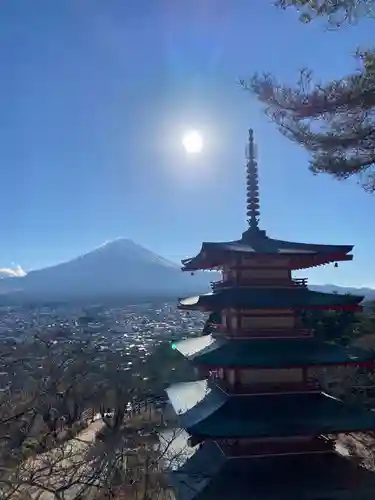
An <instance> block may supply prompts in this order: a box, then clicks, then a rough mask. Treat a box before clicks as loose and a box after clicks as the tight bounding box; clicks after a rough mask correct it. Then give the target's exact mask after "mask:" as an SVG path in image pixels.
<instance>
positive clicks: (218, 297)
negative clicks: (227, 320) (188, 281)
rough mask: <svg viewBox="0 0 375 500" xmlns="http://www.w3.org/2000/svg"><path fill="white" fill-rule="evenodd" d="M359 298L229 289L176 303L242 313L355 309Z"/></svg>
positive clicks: (300, 290) (293, 290)
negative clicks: (262, 310)
mask: <svg viewBox="0 0 375 500" xmlns="http://www.w3.org/2000/svg"><path fill="white" fill-rule="evenodd" d="M362 300H363V297H359V296H356V295H339V294H336V293H323V292H314V291H312V290H309V289H308V288H290V289H285V288H284V289H282V288H274V289H269V288H268V289H265V288H232V289H224V290H219V291H217V292H211V293H207V294H204V295H198V296H195V297H188V298H185V299H179V304H180V307H182V308H186V309H199V308H204V309H207V310H211V311H220V310H222V309H225V308H230V307H233V308H246V309H268V308H277V309H293V308H297V309H309V308H314V307H317V308H319V307H322V308H329V307H331V308H337V307H341V306H342V307H345V306H348V305H358V304H359V303H360V302H361V301H362Z"/></svg>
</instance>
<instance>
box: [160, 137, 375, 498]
mask: <svg viewBox="0 0 375 500" xmlns="http://www.w3.org/2000/svg"><path fill="white" fill-rule="evenodd" d="M259 215H260V212H259V185H258V167H257V163H256V158H255V153H254V140H253V132H252V130H250V131H249V144H248V150H247V217H248V225H249V227H248V229H247V230H246V231H245V232H244V233H243V234H242V237H241V239H239V240H236V241H229V242H223V243H207V242H205V243H203V244H202V248H201V250H200V252H199V253H198V255H197V256H196V257H193V258H191V259H186V260H184V261H182V263H183V270H184V271H189V272H194V271H196V270H201V269H203V270H216V271H217V270H219V271H221V273H222V279H221V281H218V282H216V283H213V286H212V292H211V293H208V294H205V295H200V296H197V297H191V298H187V299H181V300H180V301H179V307H180V308H181V309H184V310H185V309H187V310H199V311H207V312H210V313H211V314H210V323H211V326H210V329H207V328H205V330H204V331H203V335H200V336H199V337H197V338H191V339H187V340H183V341H181V342H179V343H178V344H177V345H175V347H176V349H177V350H178V351H180V352H181V354H183V355H184V356H186V357H187V358H188V359H189V360H191V361H192V363H194V365H195V367H196V370H197V373H198V375H199V378H200V380H197V381H195V382H188V383H183V384H177V385H174V386H172V387H170V388H169V389H168V390H167V392H168V397H169V399H170V402H171V404H172V406H173V408H174V410H175V412H176V414H177V415H178V418H179V421H180V424H181V427H182V428H184V429H185V430H186V436H187V437H188V439H187V444H188V446H187V448H186V450H185V452H184V453H183V455H181V457H182V458H181V460H179V463H178V467H177V468H176V469H175V470H174V471H173V473H172V474H171V476H172V482H173V487H174V489H175V492H176V497H177V499H178V500H192V499H199V500H204V499H215V500H219V499H220V500H221V499H222V500H225V499H233V500H240V499H254V500H255V499H257V500H258V499H274V500H276V499H282V498H285V499H288V500H291V499H318V498H319V499H326V500H328V499H334V498H345V499H347V498H356V499H360V498H367V496H363V495H367V492H368V491H373V490H372V488H373V487H374V480H373V474H372V472H369V471H366V470H364V469H361V468H359V467H357V466H355V465H354V464H353V462H352V461H351V460H350V459H348V458H345V457H344V456H342V455H339V454H338V453H337V452H336V450H335V441H334V438H333V437H334V436H335V435H337V434H339V433H347V432H356V431H365V430H369V429H375V412H372V411H369V410H365V409H363V408H360V407H355V406H348V405H346V404H344V402H342V401H341V400H339V399H336V398H334V397H332V396H330V395H329V394H327V393H325V392H324V391H323V390H322V388H321V387H320V386H319V383H318V380H317V378H316V376H315V378H314V373H316V368H318V367H329V366H340V365H354V366H369V365H370V366H375V363H374V354H373V353H371V352H368V351H366V350H362V349H354V348H346V347H342V346H340V345H338V344H335V343H330V342H327V341H320V340H319V339H315V338H314V336H313V333H312V331H310V330H309V329H308V328H306V326H305V324H304V323H303V321H302V311H307V310H314V309H321V310H329V309H337V310H348V311H358V310H360V309H361V307H360V305H359V304H360V302H361V301H362V299H363V297H357V296H352V295H337V294H329V293H319V292H314V291H311V290H309V289H308V288H307V280H306V279H294V278H293V277H292V271H294V270H297V269H307V268H310V267H313V266H319V265H323V264H328V263H337V262H339V261H347V260H352V258H353V257H352V255H351V254H350V252H351V251H352V249H353V246H352V245H316V244H306V243H295V242H288V241H282V240H277V239H273V238H270V237H269V236H267V234H266V232H265V231H263V230H261V229H260V228H259ZM212 324H215V326H214V327H212ZM210 330H211V331H210ZM208 331H209V332H210V333H208V334H206V333H207V332H208Z"/></svg>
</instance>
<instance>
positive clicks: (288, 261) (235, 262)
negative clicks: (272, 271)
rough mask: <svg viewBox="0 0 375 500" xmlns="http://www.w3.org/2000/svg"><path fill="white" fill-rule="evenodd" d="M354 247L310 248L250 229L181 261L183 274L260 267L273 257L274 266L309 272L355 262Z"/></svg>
mask: <svg viewBox="0 0 375 500" xmlns="http://www.w3.org/2000/svg"><path fill="white" fill-rule="evenodd" d="M352 249H353V245H310V244H308V243H293V242H288V241H282V240H275V239H272V238H269V237H268V236H266V233H265V232H264V231H261V230H259V229H257V228H256V229H250V230H248V231H246V232H245V233H243V235H242V238H241V239H240V240H237V241H229V242H223V243H211V242H204V243H203V244H202V248H201V250H200V252H199V253H198V255H197V256H196V257H193V258H190V259H184V260H183V261H182V264H183V267H182V270H183V271H197V270H199V269H222V268H223V267H224V266H226V265H228V263H230V264H231V265H232V266H233V267H237V268H240V267H241V266H244V265H246V266H252V265H257V264H258V263H259V262H261V261H262V260H263V262H264V263H265V264H267V260H269V259H270V257H272V261H273V265H279V266H281V267H287V268H289V269H291V270H293V269H295V270H296V269H306V268H309V267H315V266H321V265H324V264H329V263H330V262H339V261H348V260H352V259H353V256H352V255H349V252H351V251H352Z"/></svg>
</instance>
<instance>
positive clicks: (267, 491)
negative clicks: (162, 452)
mask: <svg viewBox="0 0 375 500" xmlns="http://www.w3.org/2000/svg"><path fill="white" fill-rule="evenodd" d="M184 445H185V443H184V442H182V443H181V450H182V449H183V448H182V447H183V446H184ZM180 456H183V458H182V459H181V460H180V464H179V467H178V468H176V469H175V471H173V472H171V473H170V480H171V483H172V487H173V488H174V489H175V492H176V494H177V498H178V499H179V500H217V499H218V498H222V499H223V500H224V499H225V500H226V499H228V498H235V499H236V500H250V499H257V500H274V499H275V498H277V499H280V500H283V499H285V500H301V499H304V500H316V499H317V498H327V499H328V498H338V497H339V495H340V493H341V495H342V494H343V493H344V494H345V498H346V499H347V500H357V499H358V498H362V496H361V495H362V494H363V493H365V492H367V493H370V492H371V493H373V492H374V488H375V484H374V483H375V474H374V473H373V472H372V471H368V470H366V469H363V468H360V467H358V466H356V465H355V464H354V463H353V461H351V460H349V459H347V458H345V457H343V456H340V455H338V454H336V453H331V454H324V455H298V456H295V455H294V456H279V457H263V458H231V459H227V458H226V457H225V456H224V455H223V454H222V452H221V450H220V448H219V446H218V445H217V444H216V443H214V442H206V443H204V444H202V445H200V446H197V447H196V448H195V449H194V451H193V453H192V454H190V455H189V456H188V455H186V454H185V455H183V454H181V455H180ZM340 498H341V497H340ZM366 498H367V497H366Z"/></svg>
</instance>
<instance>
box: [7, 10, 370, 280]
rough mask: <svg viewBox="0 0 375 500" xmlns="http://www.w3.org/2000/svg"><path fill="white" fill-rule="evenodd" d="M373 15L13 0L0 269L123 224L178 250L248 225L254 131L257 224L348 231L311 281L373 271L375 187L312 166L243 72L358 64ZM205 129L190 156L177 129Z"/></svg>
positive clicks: (65, 250)
mask: <svg viewBox="0 0 375 500" xmlns="http://www.w3.org/2000/svg"><path fill="white" fill-rule="evenodd" d="M373 28H374V24H372V25H371V22H365V23H361V25H360V26H359V27H354V28H348V29H344V30H342V31H340V32H327V31H325V30H324V29H323V28H322V26H321V25H319V24H313V25H311V26H304V25H301V24H299V23H298V21H297V18H296V14H295V13H294V12H292V11H290V12H281V11H278V10H277V9H275V8H274V7H272V0H230V1H229V0H189V1H187V0H53V1H52V0H33V1H30V0H8V1H5V0H4V1H3V2H1V10H0V63H1V66H0V67H1V70H0V71H1V75H0V130H1V135H0V165H1V166H0V172H1V184H0V185H1V190H0V209H1V212H0V213H1V232H0V235H1V244H0V267H8V266H11V265H12V263H14V265H15V264H19V265H21V266H22V267H24V268H26V269H32V268H37V267H42V266H45V265H49V264H53V263H56V262H59V261H61V260H66V259H69V258H71V257H73V256H75V255H77V254H79V253H82V252H85V251H87V250H90V249H92V248H93V247H95V246H98V245H100V244H101V243H103V242H104V241H106V240H111V239H113V238H116V237H118V236H125V237H128V238H131V239H133V240H134V241H136V242H138V243H140V244H142V245H145V246H147V247H148V248H150V249H151V250H153V251H155V252H157V253H159V254H161V255H163V256H165V257H167V258H170V259H173V260H179V259H181V258H184V257H186V256H188V255H192V254H194V253H196V252H197V251H198V250H199V248H200V244H201V241H202V240H206V241H220V240H222V241H223V240H224V241H225V240H228V239H236V238H237V237H239V236H240V235H241V232H242V231H243V230H244V229H245V226H246V221H245V210H244V197H245V183H244V177H245V176H244V168H245V167H244V148H245V143H246V136H247V129H248V128H249V127H250V126H251V127H253V128H254V129H255V132H256V141H257V143H258V149H259V162H260V177H261V210H262V215H261V225H262V227H263V228H264V229H266V230H267V231H268V233H269V234H270V235H272V236H275V237H278V238H284V239H291V240H298V241H306V242H312V243H339V244H340V243H344V244H355V245H356V247H355V261H354V263H346V264H342V265H340V266H339V268H338V269H334V268H333V266H331V267H329V268H327V269H324V268H316V269H314V270H312V271H309V272H308V273H305V272H304V273H303V275H308V276H309V277H310V279H311V281H313V282H315V283H318V282H323V283H324V282H335V283H338V284H345V285H349V284H353V285H375V266H374V258H373V255H372V253H373V251H374V245H375V239H374V236H373V235H374V232H373V230H372V229H371V226H372V225H373V222H372V219H373V214H374V208H375V198H374V197H373V196H370V195H367V194H365V193H364V192H363V191H362V190H361V189H360V188H359V187H358V186H357V185H356V184H355V182H346V183H339V182H337V181H333V180H331V179H330V178H328V177H314V176H312V175H311V174H310V173H309V172H308V169H307V156H306V155H305V153H304V152H303V151H302V150H301V149H299V147H298V146H296V145H294V144H292V143H289V142H288V141H287V140H286V139H284V138H283V137H282V136H280V135H279V134H278V132H277V131H276V130H275V128H274V127H273V125H272V124H269V123H268V122H267V120H266V119H265V118H264V117H263V115H262V113H261V111H260V107H259V105H258V103H257V102H256V101H255V100H254V99H253V98H252V96H251V95H249V94H247V93H246V92H244V91H243V90H241V89H240V88H239V86H238V84H237V83H236V82H237V80H238V79H239V78H246V77H247V76H248V75H251V74H252V73H253V72H255V71H272V72H274V73H275V74H276V75H278V76H279V77H280V78H281V79H283V80H285V81H290V82H293V81H294V80H295V79H296V77H297V73H298V70H299V69H300V68H302V67H304V66H310V67H312V68H314V69H315V70H316V72H317V74H318V75H319V77H321V78H322V79H327V78H332V77H336V76H340V75H341V74H343V73H346V72H348V71H350V70H352V69H354V67H355V62H354V60H353V59H352V58H351V55H352V54H353V52H354V50H355V48H356V47H357V46H358V45H364V46H366V45H367V44H368V45H371V43H372V42H373V41H374V36H373V34H372V33H371V32H372V31H373ZM189 128H196V129H199V130H200V131H201V132H202V134H203V135H204V139H205V150H204V153H203V154H201V155H200V156H199V157H194V158H192V157H187V156H186V155H185V153H184V151H183V149H182V147H181V136H182V135H183V133H184V131H185V130H187V129H189Z"/></svg>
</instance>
